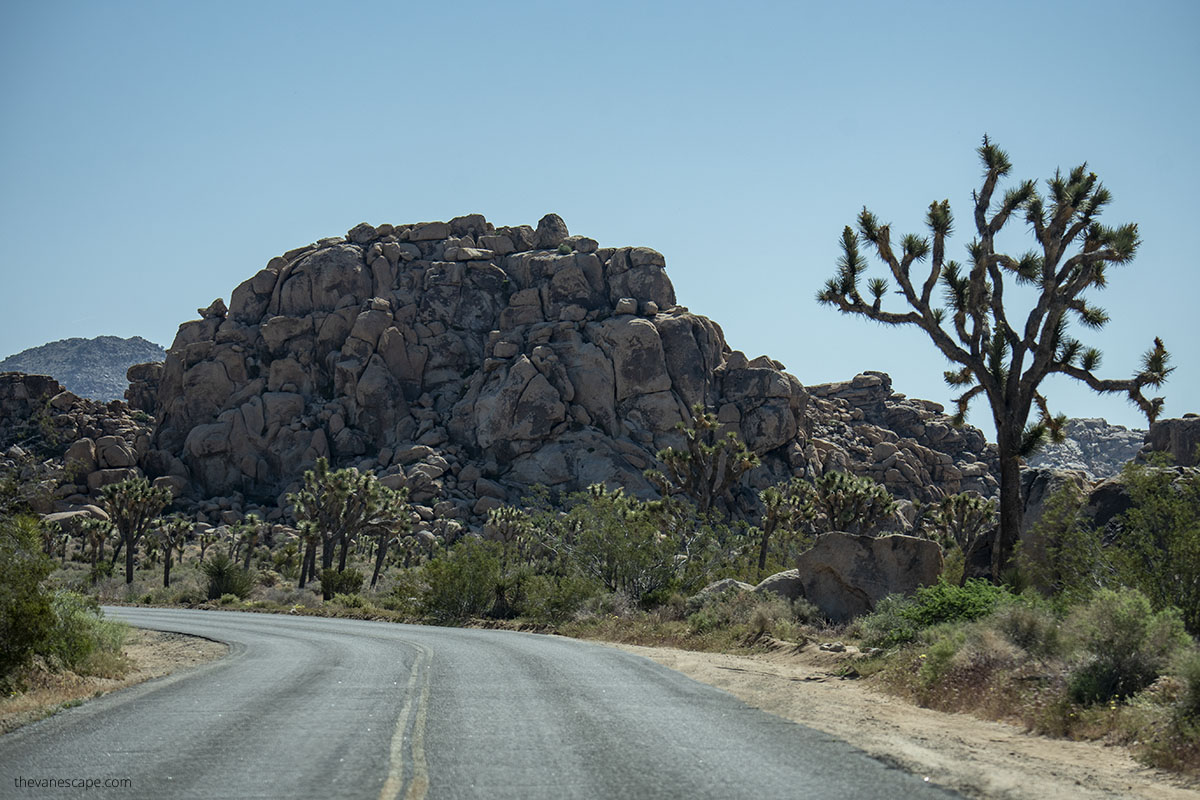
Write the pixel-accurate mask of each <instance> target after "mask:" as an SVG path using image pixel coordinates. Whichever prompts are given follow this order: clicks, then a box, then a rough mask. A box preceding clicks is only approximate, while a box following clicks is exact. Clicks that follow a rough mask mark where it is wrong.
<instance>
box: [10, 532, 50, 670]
mask: <svg viewBox="0 0 1200 800" xmlns="http://www.w3.org/2000/svg"><path fill="white" fill-rule="evenodd" d="M38 531H39V525H38V521H37V519H36V518H34V517H9V518H7V519H0V688H6V687H7V685H8V681H9V680H10V678H11V676H12V674H13V673H14V671H16V670H17V669H19V668H20V667H22V666H24V665H25V664H26V663H27V662H28V661H29V659H30V658H31V657H32V656H33V655H34V653H35V652H38V650H39V649H40V648H43V647H44V646H45V645H46V643H47V641H48V640H49V639H50V637H51V635H52V633H53V629H54V623H55V617H54V610H53V608H52V607H51V598H50V595H49V594H48V593H47V592H46V591H45V590H43V589H42V587H41V582H42V580H43V579H45V577H46V576H47V575H49V574H50V572H51V571H52V570H53V569H54V564H53V563H52V562H51V561H50V559H48V558H47V557H46V556H45V555H43V554H42V552H41V550H40V548H39V543H38V538H39V537H38Z"/></svg>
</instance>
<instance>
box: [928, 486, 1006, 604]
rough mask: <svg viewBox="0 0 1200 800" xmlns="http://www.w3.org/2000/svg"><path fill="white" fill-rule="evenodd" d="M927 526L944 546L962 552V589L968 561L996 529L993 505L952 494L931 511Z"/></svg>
mask: <svg viewBox="0 0 1200 800" xmlns="http://www.w3.org/2000/svg"><path fill="white" fill-rule="evenodd" d="M929 525H930V526H931V527H933V528H934V529H936V530H937V531H938V532H939V533H941V534H942V536H944V537H945V539H946V540H948V541H945V542H944V544H945V545H947V546H948V545H951V544H954V545H957V546H958V549H959V550H961V551H962V554H963V574H962V578H961V579H960V580H959V583H960V585H961V584H962V583H964V582H965V581H966V579H967V577H968V569H969V567H970V564H971V559H972V558H973V557H974V555H975V553H977V552H978V551H979V548H980V547H982V546H983V544H984V542H986V541H987V535H988V534H989V533H991V532H992V530H994V529H995V527H996V501H995V500H985V499H984V498H983V497H981V496H979V494H977V493H974V492H963V493H962V494H952V495H950V496H949V497H944V498H942V500H941V502H940V503H938V504H937V505H935V506H934V507H933V508H932V509H931V511H930V512H929Z"/></svg>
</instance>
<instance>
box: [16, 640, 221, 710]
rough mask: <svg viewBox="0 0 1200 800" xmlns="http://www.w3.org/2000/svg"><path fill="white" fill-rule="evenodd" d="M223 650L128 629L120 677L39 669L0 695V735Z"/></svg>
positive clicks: (210, 644) (211, 644)
mask: <svg viewBox="0 0 1200 800" xmlns="http://www.w3.org/2000/svg"><path fill="white" fill-rule="evenodd" d="M228 650H229V648H228V647H227V646H226V645H224V644H221V643H219V642H211V641H209V640H207V639H199V638H197V637H195V636H183V635H181V634H178V633H163V632H161V631H148V630H142V629H140V628H132V629H130V631H129V635H128V636H127V637H126V641H125V648H124V651H123V652H124V654H125V657H126V658H127V659H129V662H130V664H131V665H132V668H131V669H130V670H129V671H128V672H126V673H125V675H124V676H123V677H121V678H95V677H80V676H78V675H75V674H73V673H46V672H39V673H35V674H34V675H33V676H32V686H31V687H30V689H29V691H27V692H25V693H24V694H21V695H18V696H16V697H7V698H4V699H0V734H2V733H8V732H9V731H11V730H13V729H14V728H18V727H20V726H21V725H25V724H26V723H29V722H33V721H35V720H39V719H41V718H43V717H45V716H48V715H49V714H52V713H54V712H55V711H57V710H58V709H59V708H61V707H62V706H63V705H64V704H75V703H78V702H81V701H83V700H88V699H91V698H93V697H99V696H100V695H103V694H108V693H109V692H112V691H116V690H117V689H124V688H125V687H126V686H133V685H134V684H137V683H141V682H142V681H147V680H150V679H151V678H158V677H160V676H162V675H167V674H168V673H171V672H175V671H177V670H180V669H186V668H188V667H192V666H196V665H197V664H202V663H204V662H206V661H211V660H213V659H214V658H220V657H221V656H223V655H225V653H226V652H228Z"/></svg>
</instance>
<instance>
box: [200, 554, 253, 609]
mask: <svg viewBox="0 0 1200 800" xmlns="http://www.w3.org/2000/svg"><path fill="white" fill-rule="evenodd" d="M200 570H201V571H202V572H203V573H204V575H205V577H207V578H208V586H207V588H206V596H207V597H208V599H209V600H216V599H218V598H223V596H224V595H227V594H232V595H235V596H236V597H238V598H242V599H245V598H246V597H247V596H248V595H249V594H250V590H251V589H253V588H254V578H253V577H252V576H251V574H250V573H249V572H248V571H247V570H244V569H242V568H241V567H240V566H239V565H238V564H237V563H236V562H235V561H234V560H233V559H232V558H230V557H229V556H228V555H227V554H226V553H222V552H218V553H216V554H214V555H213V556H212V557H211V558H209V559H208V560H207V561H205V562H204V563H203V564H201V565H200Z"/></svg>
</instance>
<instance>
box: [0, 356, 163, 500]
mask: <svg viewBox="0 0 1200 800" xmlns="http://www.w3.org/2000/svg"><path fill="white" fill-rule="evenodd" d="M152 422H153V420H152V419H151V418H150V417H149V416H148V415H147V414H145V413H138V412H135V411H133V410H132V409H130V408H129V407H128V406H127V405H126V404H125V403H123V402H121V401H119V400H113V401H110V402H108V403H101V402H97V401H95V400H88V399H86V398H81V397H78V396H77V395H75V394H73V393H72V392H69V391H67V390H65V389H64V388H63V387H62V385H61V384H60V383H59V382H58V381H56V380H54V379H53V378H50V377H48V376H45V375H25V374H23V373H19V372H6V373H0V453H3V455H4V459H3V464H0V466H4V467H6V468H10V469H23V470H24V469H28V468H29V467H30V466H31V465H36V466H38V467H39V469H38V470H37V475H38V476H39V479H40V480H46V481H49V483H47V485H46V486H45V487H44V489H45V491H44V492H43V493H40V494H38V495H37V496H36V503H37V509H36V510H38V511H40V512H42V513H49V512H51V511H63V510H72V509H78V508H80V507H82V506H85V505H92V504H94V503H95V502H96V500H97V498H98V497H99V492H100V489H101V488H102V487H104V486H107V485H108V484H110V483H116V482H118V481H121V480H124V479H125V478H128V477H133V476H136V475H142V474H143V471H142V467H141V466H140V465H141V464H143V463H147V464H152V465H153V466H158V464H157V463H155V462H153V459H151V457H150V449H151V448H150V438H151V434H152ZM160 483H162V484H166V485H170V486H171V487H172V488H173V490H175V491H178V490H179V489H181V488H182V486H183V483H184V481H183V479H182V476H178V475H177V476H174V477H172V476H171V473H170V470H169V469H167V470H165V471H163V474H162V476H161V477H160Z"/></svg>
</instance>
